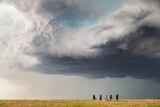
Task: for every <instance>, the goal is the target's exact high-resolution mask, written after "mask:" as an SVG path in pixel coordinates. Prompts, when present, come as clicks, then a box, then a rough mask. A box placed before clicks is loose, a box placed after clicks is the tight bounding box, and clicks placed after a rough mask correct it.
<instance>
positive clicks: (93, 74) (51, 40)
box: [8, 0, 160, 81]
mask: <svg viewBox="0 0 160 107" xmlns="http://www.w3.org/2000/svg"><path fill="white" fill-rule="evenodd" d="M10 1H12V0H10ZM102 1H103V0H102ZM102 1H99V0H94V2H93V1H92V3H91V4H92V5H91V4H90V2H89V1H79V0H66V1H63V0H46V1H45V0H39V1H38V0H35V1H34V3H32V1H29V2H27V5H26V2H25V1H22V0H21V1H19V0H17V2H13V3H11V4H14V5H15V6H17V7H18V9H19V10H21V11H22V12H23V13H24V14H25V15H26V16H27V17H29V19H30V20H31V21H32V23H33V26H34V30H32V31H31V32H30V33H29V34H30V35H29V34H28V32H27V34H24V37H25V38H26V39H21V38H20V39H19V38H18V37H17V38H18V40H21V41H22V43H21V44H19V45H17V44H16V45H15V47H14V49H17V50H18V52H17V53H18V54H19V53H21V54H22V55H26V56H27V55H28V56H30V57H29V58H30V59H32V57H34V58H36V59H37V60H38V61H39V63H38V64H37V63H36V64H34V65H32V64H28V65H32V66H29V67H24V65H26V64H25V63H24V62H25V61H24V62H23V61H19V59H20V58H21V59H23V57H24V56H22V55H21V57H20V58H19V57H18V55H16V58H14V59H17V60H18V61H17V62H18V64H17V63H16V64H17V65H18V66H19V67H21V68H25V69H26V70H27V69H32V70H35V71H37V72H42V73H45V74H62V75H81V76H85V77H88V78H105V77H115V78H123V77H126V76H131V77H134V78H139V79H154V80H157V81H159V79H160V72H159V70H160V66H159V65H160V37H159V35H160V27H159V26H160V22H159V19H160V15H159V13H160V11H159V7H157V6H156V5H155V3H156V2H158V1H156V0H154V1H149V0H148V1H144V2H143V3H144V4H142V5H140V6H136V5H134V6H124V7H121V8H119V9H118V10H117V11H115V12H113V13H110V14H109V15H106V13H107V12H106V11H107V10H106V8H105V9H104V8H100V7H98V8H95V7H96V6H101V5H99V4H102V3H103V2H104V1H103V2H102ZM147 2H151V3H152V8H150V5H148V3H147ZM30 5H31V6H30ZM30 7H31V8H30ZM111 10H113V9H111ZM111 10H110V11H111ZM98 16H101V18H97V17H98ZM92 17H94V18H96V19H97V20H96V21H95V22H94V23H89V26H87V27H86V26H85V27H84V26H81V27H75V26H72V27H71V26H69V23H72V22H70V20H74V21H75V22H78V21H79V20H77V19H80V21H82V20H84V21H82V22H86V21H85V20H90V18H92ZM57 20H58V25H59V26H57V25H54V23H53V22H54V21H57ZM63 21H64V22H67V21H68V23H63ZM85 24H86V23H85ZM87 24H88V23H87ZM26 35H27V36H26ZM28 35H29V36H28ZM17 38H15V40H16V39H17ZM28 38H29V39H28ZM24 41H25V42H24ZM15 43H16V41H15ZM25 43H26V44H25ZM12 45H13V44H11V46H12ZM8 50H12V49H8ZM8 52H10V51H8ZM11 53H12V51H11ZM15 53H16V52H15ZM26 56H25V58H26ZM17 57H18V58H17ZM27 58H28V57H27ZM29 58H28V59H29ZM32 61H33V60H31V61H30V62H32ZM15 62H16V61H15ZM28 62H29V61H28ZM35 62H36V61H35ZM19 63H20V64H19ZM16 64H15V65H16Z"/></svg>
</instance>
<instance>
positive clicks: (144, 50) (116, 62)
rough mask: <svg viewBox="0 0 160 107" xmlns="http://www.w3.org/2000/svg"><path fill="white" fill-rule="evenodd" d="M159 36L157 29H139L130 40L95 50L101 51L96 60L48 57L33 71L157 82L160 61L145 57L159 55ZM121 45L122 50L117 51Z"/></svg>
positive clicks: (116, 42) (129, 37) (112, 42)
mask: <svg viewBox="0 0 160 107" xmlns="http://www.w3.org/2000/svg"><path fill="white" fill-rule="evenodd" d="M159 32H160V30H159V29H157V28H154V27H153V28H152V27H151V28H150V27H147V26H143V27H141V28H139V29H138V30H137V31H136V32H135V33H133V34H131V35H134V36H131V35H129V36H128V37H125V38H123V39H121V40H118V41H115V40H112V41H110V43H108V44H106V45H103V46H101V47H95V48H99V49H101V50H102V51H103V52H102V53H101V56H99V57H96V58H76V59H75V58H71V57H63V58H54V57H52V56H48V57H45V58H44V59H45V60H44V59H42V60H43V61H42V62H45V63H43V64H42V65H38V66H36V67H35V68H40V69H39V71H41V72H43V73H46V74H66V75H81V76H85V77H88V78H105V77H111V78H124V77H126V76H131V77H134V78H138V79H154V80H155V81H158V82H159V79H160V72H159V70H160V66H159V65H160V59H159V58H153V57H147V56H148V54H154V53H156V52H157V51H159V45H160V44H159V43H160V38H159ZM150 35H152V36H150ZM150 42H151V43H152V44H150ZM124 44H125V48H124V47H123V48H122V47H120V46H121V45H124ZM141 45H143V46H142V47H141ZM153 47H154V49H153ZM126 48H127V49H126ZM108 50H109V53H108ZM55 71H56V72H55Z"/></svg>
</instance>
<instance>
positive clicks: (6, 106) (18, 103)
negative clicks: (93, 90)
mask: <svg viewBox="0 0 160 107" xmlns="http://www.w3.org/2000/svg"><path fill="white" fill-rule="evenodd" d="M0 107H160V100H118V101H115V100H112V101H105V100H102V101H98V100H96V101H93V100H0Z"/></svg>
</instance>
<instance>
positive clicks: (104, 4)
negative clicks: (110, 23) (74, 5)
mask: <svg viewBox="0 0 160 107" xmlns="http://www.w3.org/2000/svg"><path fill="white" fill-rule="evenodd" d="M82 1H83V3H84V5H85V6H84V7H86V8H87V6H92V8H90V7H88V8H90V9H88V10H89V13H88V15H86V13H85V12H81V13H76V11H74V10H73V11H72V10H69V11H71V12H68V13H65V14H63V15H61V16H59V17H56V18H55V19H54V20H52V21H51V22H50V24H52V26H57V25H61V24H65V25H67V26H70V27H87V26H90V25H92V24H94V23H96V22H97V21H98V20H99V19H100V18H101V17H104V16H106V15H108V14H109V13H111V12H113V11H115V10H117V9H118V8H120V7H121V2H120V1H119V0H86V1H84V0H82ZM88 1H90V2H95V1H96V2H95V3H90V2H88ZM88 10H87V12H88ZM67 11H68V10H67ZM90 13H92V14H90Z"/></svg>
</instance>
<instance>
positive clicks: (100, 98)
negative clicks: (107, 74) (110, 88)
mask: <svg viewBox="0 0 160 107" xmlns="http://www.w3.org/2000/svg"><path fill="white" fill-rule="evenodd" d="M109 99H110V100H112V95H110V97H109ZM118 99H119V95H118V94H117V95H116V100H118ZM93 100H96V96H95V95H94V94H93ZM99 100H102V95H101V94H100V96H99ZM105 100H108V97H107V95H106V98H105Z"/></svg>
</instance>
